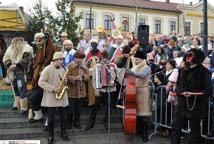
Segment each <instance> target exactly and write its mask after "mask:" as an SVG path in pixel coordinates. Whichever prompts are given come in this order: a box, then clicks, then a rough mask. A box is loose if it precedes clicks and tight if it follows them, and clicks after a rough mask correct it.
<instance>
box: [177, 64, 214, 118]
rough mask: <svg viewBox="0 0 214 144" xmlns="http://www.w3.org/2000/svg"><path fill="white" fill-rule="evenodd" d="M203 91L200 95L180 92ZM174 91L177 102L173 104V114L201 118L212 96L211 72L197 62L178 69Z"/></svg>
mask: <svg viewBox="0 0 214 144" xmlns="http://www.w3.org/2000/svg"><path fill="white" fill-rule="evenodd" d="M185 91H189V92H203V93H204V94H203V95H201V96H190V97H188V98H187V97H185V96H183V95H181V93H182V92H185ZM176 93H177V96H178V103H177V105H176V106H175V114H178V115H180V116H181V117H187V118H191V119H201V118H203V117H204V116H205V115H207V112H208V111H207V110H208V99H209V97H210V96H212V82H211V73H210V72H209V71H208V70H207V69H206V68H205V67H203V66H202V65H201V64H198V65H197V66H196V67H194V68H190V69H188V70H185V69H184V68H182V69H180V70H179V76H178V81H177V87H176Z"/></svg>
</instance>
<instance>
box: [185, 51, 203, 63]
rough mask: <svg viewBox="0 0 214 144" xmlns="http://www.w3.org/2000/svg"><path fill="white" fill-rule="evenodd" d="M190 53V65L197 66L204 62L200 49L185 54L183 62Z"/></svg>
mask: <svg viewBox="0 0 214 144" xmlns="http://www.w3.org/2000/svg"><path fill="white" fill-rule="evenodd" d="M191 52H193V53H194V58H193V61H192V63H194V64H199V63H202V62H203V61H204V59H205V55H204V52H203V51H202V50H200V49H196V48H193V49H191V50H189V51H187V53H186V54H185V56H184V61H185V62H186V58H187V57H188V54H189V53H191Z"/></svg>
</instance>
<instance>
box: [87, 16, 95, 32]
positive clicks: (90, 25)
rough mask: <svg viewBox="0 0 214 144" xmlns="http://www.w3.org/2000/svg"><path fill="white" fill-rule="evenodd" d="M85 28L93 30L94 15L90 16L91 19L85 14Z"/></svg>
mask: <svg viewBox="0 0 214 144" xmlns="http://www.w3.org/2000/svg"><path fill="white" fill-rule="evenodd" d="M86 28H87V29H90V28H91V29H94V14H91V17H90V13H87V14H86Z"/></svg>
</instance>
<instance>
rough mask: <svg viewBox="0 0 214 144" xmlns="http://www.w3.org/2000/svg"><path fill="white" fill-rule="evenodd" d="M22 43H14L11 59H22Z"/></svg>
mask: <svg viewBox="0 0 214 144" xmlns="http://www.w3.org/2000/svg"><path fill="white" fill-rule="evenodd" d="M24 45H25V43H24V42H22V43H21V42H16V43H14V44H13V45H12V49H13V58H14V59H15V60H17V59H18V58H20V57H22V54H23V50H24Z"/></svg>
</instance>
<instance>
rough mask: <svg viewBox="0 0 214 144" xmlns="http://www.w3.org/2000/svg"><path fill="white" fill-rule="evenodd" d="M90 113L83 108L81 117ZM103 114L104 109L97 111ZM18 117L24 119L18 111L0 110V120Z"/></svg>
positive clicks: (117, 111)
mask: <svg viewBox="0 0 214 144" xmlns="http://www.w3.org/2000/svg"><path fill="white" fill-rule="evenodd" d="M90 111H91V108H83V109H82V112H81V115H85V114H86V115H89V114H90ZM104 113H105V109H104V108H101V109H100V110H99V111H98V114H104ZM112 113H120V109H118V108H113V109H112ZM20 117H26V116H23V115H20V114H19V112H18V111H12V110H10V109H0V119H1V118H20Z"/></svg>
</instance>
